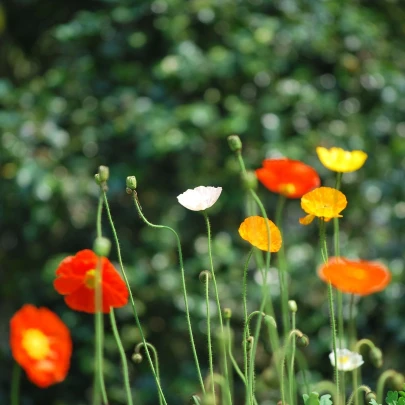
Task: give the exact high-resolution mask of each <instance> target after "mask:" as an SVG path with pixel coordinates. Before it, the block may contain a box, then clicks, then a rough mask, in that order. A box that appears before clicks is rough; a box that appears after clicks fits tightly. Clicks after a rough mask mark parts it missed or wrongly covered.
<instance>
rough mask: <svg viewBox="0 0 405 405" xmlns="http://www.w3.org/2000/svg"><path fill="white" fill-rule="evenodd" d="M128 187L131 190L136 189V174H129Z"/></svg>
mask: <svg viewBox="0 0 405 405" xmlns="http://www.w3.org/2000/svg"><path fill="white" fill-rule="evenodd" d="M126 183H127V188H129V189H130V190H136V177H135V176H128V177H127V182H126Z"/></svg>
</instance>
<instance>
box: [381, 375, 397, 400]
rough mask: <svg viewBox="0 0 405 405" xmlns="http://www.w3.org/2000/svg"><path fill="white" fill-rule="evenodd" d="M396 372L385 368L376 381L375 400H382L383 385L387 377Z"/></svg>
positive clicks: (391, 376)
mask: <svg viewBox="0 0 405 405" xmlns="http://www.w3.org/2000/svg"><path fill="white" fill-rule="evenodd" d="M397 374H398V372H397V371H395V370H392V369H389V370H385V371H384V372H383V373H382V374H381V375H380V378H379V379H378V381H377V402H378V403H379V404H382V402H383V400H384V386H385V383H386V382H387V380H388V379H389V378H393V377H395V376H396V375H397Z"/></svg>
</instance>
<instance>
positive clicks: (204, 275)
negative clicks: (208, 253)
mask: <svg viewBox="0 0 405 405" xmlns="http://www.w3.org/2000/svg"><path fill="white" fill-rule="evenodd" d="M211 277H212V276H211V272H210V271H209V270H203V271H202V272H201V273H200V274H199V276H198V278H199V280H200V281H201V282H202V283H203V284H205V283H206V282H207V281H209V280H211Z"/></svg>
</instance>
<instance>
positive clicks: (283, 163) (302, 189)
mask: <svg viewBox="0 0 405 405" xmlns="http://www.w3.org/2000/svg"><path fill="white" fill-rule="evenodd" d="M256 177H257V178H258V179H259V181H260V182H261V183H262V184H263V185H264V186H265V187H267V188H268V189H269V190H270V191H272V192H273V193H278V194H281V195H283V196H285V197H287V198H300V197H302V196H303V195H304V194H305V193H307V192H308V191H311V190H312V189H314V188H315V187H319V185H320V184H321V180H320V178H319V176H318V173H317V172H316V171H315V169H313V168H312V167H311V166H308V165H306V164H304V163H302V162H300V161H299V160H291V159H287V158H283V159H266V160H264V161H263V167H262V168H260V169H257V170H256Z"/></svg>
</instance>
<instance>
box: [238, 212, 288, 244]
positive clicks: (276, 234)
mask: <svg viewBox="0 0 405 405" xmlns="http://www.w3.org/2000/svg"><path fill="white" fill-rule="evenodd" d="M267 222H268V224H269V227H270V250H269V240H268V238H267V226H266V220H265V218H263V217H259V216H252V217H248V218H246V219H245V220H244V221H243V222H242V223H241V225H240V227H239V235H240V236H241V238H242V239H245V240H247V241H248V242H249V243H250V244H251V245H253V246H255V247H257V248H259V249H260V250H264V251H270V252H278V251H279V250H280V248H281V243H282V240H281V233H280V230H279V229H278V228H277V226H276V225H274V223H273V222H272V221H270V220H269V219H268V220H267Z"/></svg>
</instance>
